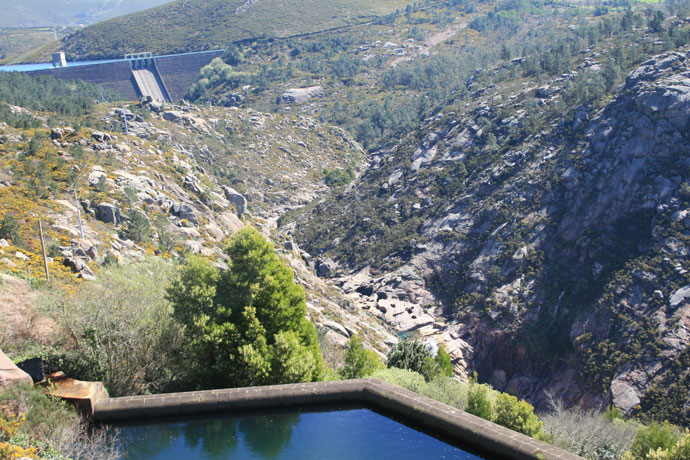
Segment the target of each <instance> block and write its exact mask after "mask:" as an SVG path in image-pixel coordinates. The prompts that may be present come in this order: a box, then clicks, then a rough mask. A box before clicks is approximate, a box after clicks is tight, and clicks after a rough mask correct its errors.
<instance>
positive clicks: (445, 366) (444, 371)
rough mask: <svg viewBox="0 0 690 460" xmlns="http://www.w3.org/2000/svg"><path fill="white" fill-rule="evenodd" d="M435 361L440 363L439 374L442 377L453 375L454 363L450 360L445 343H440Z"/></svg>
mask: <svg viewBox="0 0 690 460" xmlns="http://www.w3.org/2000/svg"><path fill="white" fill-rule="evenodd" d="M434 361H435V362H436V365H438V369H439V374H440V375H441V376H442V377H450V376H451V375H453V363H452V362H451V360H450V355H448V352H446V349H445V348H443V345H439V347H438V353H436V357H435V358H434Z"/></svg>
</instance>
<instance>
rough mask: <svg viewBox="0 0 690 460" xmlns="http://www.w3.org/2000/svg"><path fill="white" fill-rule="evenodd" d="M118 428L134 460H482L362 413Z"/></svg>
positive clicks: (161, 422)
mask: <svg viewBox="0 0 690 460" xmlns="http://www.w3.org/2000/svg"><path fill="white" fill-rule="evenodd" d="M117 427H118V429H119V430H120V443H121V446H122V448H123V451H124V457H123V458H125V459H128V460H144V459H147V460H157V459H158V460H163V459H165V460H182V459H185V460H193V459H200V460H201V459H212V460H221V459H242V460H245V459H247V460H252V459H254V460H267V459H271V460H388V459H395V460H434V459H463V460H475V459H480V458H481V457H478V456H476V455H474V454H471V453H468V452H465V451H463V450H462V449H459V448H457V447H454V446H452V445H450V444H447V443H445V442H443V441H441V440H439V439H436V438H434V437H433V436H430V435H428V434H425V433H422V432H420V431H417V430H415V429H413V428H410V427H408V426H406V425H404V424H402V423H399V422H397V421H395V420H393V419H390V418H388V417H386V416H384V415H381V414H379V413H377V412H374V411H371V410H369V409H361V408H349V409H345V410H326V411H322V412H294V411H292V412H272V413H258V414H244V415H242V416H236V415H235V416H233V415H223V416H213V417H209V416H203V417H195V418H189V417H187V418H185V419H184V420H176V419H171V420H166V419H162V420H156V421H153V422H152V421H151V420H149V421H147V422H146V423H139V422H137V423H128V424H121V425H118V426H117Z"/></svg>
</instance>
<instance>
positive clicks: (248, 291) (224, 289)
mask: <svg viewBox="0 0 690 460" xmlns="http://www.w3.org/2000/svg"><path fill="white" fill-rule="evenodd" d="M225 252H226V254H227V255H228V256H229V257H230V264H229V269H228V270H226V271H224V272H223V273H219V271H218V270H217V269H216V268H215V267H213V266H211V264H210V263H209V262H208V261H207V260H204V259H201V258H198V257H192V258H190V259H189V261H188V262H187V263H186V264H185V265H184V266H183V267H182V269H181V270H180V273H179V275H178V279H177V280H176V281H175V282H174V283H173V284H172V285H171V286H170V288H169V289H168V299H169V300H170V301H171V302H172V304H173V308H174V315H175V318H176V319H177V320H178V321H180V322H181V323H182V324H184V325H185V327H186V331H187V336H188V337H189V339H190V341H191V342H192V347H193V349H194V353H195V355H196V356H197V360H196V362H197V363H198V364H199V367H200V369H199V370H198V373H199V377H200V379H201V385H202V386H203V387H225V386H247V385H262V384H275V383H296V382H308V381H316V380H319V379H321V378H323V376H324V374H325V364H324V362H323V357H322V356H321V352H320V350H319V343H318V338H317V335H316V328H315V327H314V325H313V324H312V323H311V322H309V321H308V320H307V318H306V301H305V294H304V290H303V289H302V287H301V286H299V285H297V284H295V283H294V280H293V273H292V271H291V270H290V269H289V268H288V267H287V266H286V265H285V264H283V262H282V261H281V260H280V259H279V258H278V256H277V255H276V254H275V251H274V249H273V246H272V245H271V244H270V243H269V242H268V241H266V240H265V239H264V238H263V237H262V236H261V235H260V234H259V232H258V231H256V230H255V229H253V228H249V227H247V228H245V229H242V230H240V231H238V232H237V233H236V234H235V235H234V236H233V237H232V238H231V239H230V243H229V245H228V247H227V248H226V250H225Z"/></svg>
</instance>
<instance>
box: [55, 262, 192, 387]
mask: <svg viewBox="0 0 690 460" xmlns="http://www.w3.org/2000/svg"><path fill="white" fill-rule="evenodd" d="M173 271H174V267H173V265H172V264H170V263H167V262H165V261H163V260H161V259H153V258H152V259H147V260H144V261H142V262H138V263H136V264H130V265H126V266H121V267H118V266H108V267H106V268H104V269H103V270H102V271H101V272H100V273H99V276H98V280H97V281H94V282H90V283H88V284H84V285H81V286H80V287H79V288H78V290H77V291H76V293H75V294H74V295H73V296H65V297H64V298H62V299H60V298H57V299H56V298H55V295H54V294H53V293H50V294H47V295H46V296H45V298H43V299H42V302H43V303H44V305H45V307H46V309H47V310H48V312H49V314H51V315H52V316H53V317H54V318H55V319H56V321H58V323H59V324H60V325H61V326H62V327H63V328H64V329H65V330H66V331H69V335H70V336H71V337H73V341H72V342H68V343H65V344H64V345H63V349H64V350H63V351H59V350H58V351H57V352H53V353H51V356H49V357H48V359H47V361H48V364H49V365H50V366H51V367H58V366H59V367H61V370H64V371H65V372H66V373H68V375H70V377H74V378H77V379H82V380H100V381H103V383H104V384H105V385H106V387H107V388H108V391H109V392H110V393H111V395H112V396H123V395H132V394H143V393H152V392H160V391H165V390H168V391H169V390H171V389H178V388H179V387H180V386H184V384H185V383H184V382H185V379H186V378H187V375H188V374H187V372H188V370H187V366H186V363H185V361H186V360H187V356H186V354H185V353H186V349H187V344H186V341H185V339H184V336H183V334H182V329H181V327H180V325H179V324H177V323H176V322H175V321H174V320H173V317H172V308H171V306H170V303H169V302H168V301H167V300H166V299H165V287H166V286H167V285H168V283H169V280H170V279H171V278H172V276H173Z"/></svg>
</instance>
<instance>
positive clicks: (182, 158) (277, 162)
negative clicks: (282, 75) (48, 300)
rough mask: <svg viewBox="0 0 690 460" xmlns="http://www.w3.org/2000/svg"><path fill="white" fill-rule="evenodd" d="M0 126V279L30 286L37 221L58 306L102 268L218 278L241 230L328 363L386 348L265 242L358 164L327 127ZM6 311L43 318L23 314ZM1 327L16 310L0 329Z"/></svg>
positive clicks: (112, 115) (194, 111)
mask: <svg viewBox="0 0 690 460" xmlns="http://www.w3.org/2000/svg"><path fill="white" fill-rule="evenodd" d="M36 84H41V82H40V81H39V82H37V83H36ZM55 85H57V86H61V85H62V86H69V85H71V83H70V84H67V83H64V82H55ZM88 89H92V88H91V87H89V88H88ZM63 95H65V97H64V98H63V101H62V102H63V103H64V102H66V101H68V102H74V101H72V99H70V98H68V97H67V95H66V94H65V93H64V92H63ZM0 97H4V96H3V95H0ZM70 97H72V96H70ZM84 97H85V96H84ZM84 97H82V98H79V96H76V97H72V98H73V99H75V100H77V101H83V100H84ZM18 99H19V98H18ZM91 100H92V99H91ZM91 100H90V101H89V105H92V103H91ZM27 102H30V101H27ZM53 102H55V101H50V100H42V101H41V104H39V105H42V106H43V107H45V106H46V105H48V104H51V105H52V104H53ZM55 103H56V104H58V103H59V102H55ZM27 105H29V104H27ZM124 118H126V119H127V123H126V125H125V124H124ZM0 120H2V121H0V199H1V200H2V203H3V205H2V207H1V208H0V272H5V273H9V274H11V275H13V276H18V277H22V278H25V279H27V280H30V281H31V283H32V284H34V283H35V284H39V285H40V284H41V283H43V281H42V280H43V278H44V274H43V262H42V259H41V243H40V240H39V234H38V230H37V229H38V220H39V218H40V219H41V221H42V226H43V234H44V236H45V240H46V250H47V253H48V263H47V267H48V271H49V273H50V276H51V280H52V283H53V284H51V286H52V287H53V288H54V289H55V290H56V292H58V293H59V294H58V295H64V296H69V295H70V292H72V290H73V287H74V286H75V285H77V284H80V283H84V282H90V280H92V279H93V278H94V277H95V278H98V276H99V271H100V267H101V266H102V265H104V264H112V263H118V262H119V263H136V261H137V260H139V259H142V258H145V257H154V256H160V257H165V258H168V259H169V258H181V257H184V256H186V255H188V254H201V255H203V256H205V257H208V258H210V259H212V260H213V261H214V263H215V264H216V265H218V266H220V267H223V266H224V265H225V261H226V257H227V256H226V255H224V253H223V252H222V249H223V248H224V245H225V239H226V238H227V236H228V235H230V234H231V233H232V232H233V231H235V230H237V229H238V228H241V227H242V226H244V225H247V224H251V225H255V226H257V227H258V228H260V229H262V231H263V232H264V234H265V235H266V236H268V237H269V238H271V239H273V240H274V241H275V243H276V244H277V246H278V252H279V253H280V254H281V257H283V258H284V260H285V261H286V262H287V263H289V264H290V265H291V266H292V267H293V269H294V270H295V273H296V279H297V280H298V281H299V282H300V283H301V284H302V285H303V286H304V287H305V289H306V291H307V300H308V309H309V316H310V318H311V319H312V320H313V321H314V322H316V324H317V325H318V326H319V328H320V331H321V335H322V337H323V342H324V344H325V345H324V346H325V349H324V350H325V352H326V355H327V356H326V357H327V358H329V356H330V358H331V359H330V361H331V364H335V363H336V362H338V361H337V359H338V356H337V355H338V353H339V351H338V350H341V349H342V347H343V346H344V345H345V344H346V343H347V340H348V338H349V336H350V335H352V334H359V335H361V336H362V337H363V338H364V340H365V341H366V342H367V343H368V344H371V346H372V347H375V348H378V349H379V350H380V351H381V352H385V351H386V349H387V348H388V346H390V345H391V344H392V343H394V341H395V338H394V337H393V336H392V335H391V334H390V333H388V332H387V331H386V330H385V329H384V328H383V327H382V325H381V324H380V323H379V322H378V320H377V319H376V318H374V317H372V316H371V315H368V314H367V313H366V312H362V311H359V310H355V309H354V308H352V305H351V303H350V301H349V300H348V299H347V298H346V297H345V296H344V295H343V293H342V292H341V291H339V290H338V289H334V288H333V287H331V286H327V285H326V284H325V283H324V282H323V281H322V280H320V279H318V278H317V277H316V276H315V275H314V274H312V273H311V272H310V270H309V269H308V267H307V265H306V263H305V262H304V261H303V260H302V258H301V257H300V254H299V253H298V251H297V249H296V248H295V245H294V243H292V242H291V241H290V240H288V239H285V238H284V237H282V236H281V237H279V236H278V235H274V234H272V233H271V227H272V225H271V224H270V221H271V219H273V218H274V216H276V215H277V214H280V213H282V212H283V210H284V209H286V208H290V207H295V206H298V205H303V204H304V203H307V202H309V201H310V200H312V199H314V198H316V197H318V196H320V195H322V194H323V193H325V192H326V191H327V190H328V187H327V186H326V185H325V184H324V181H323V172H322V171H323V170H324V169H334V168H343V167H345V166H354V167H356V165H357V164H358V163H359V162H360V160H361V158H362V153H361V147H359V146H358V145H357V144H356V143H355V142H354V141H352V140H351V138H350V137H349V135H347V134H346V133H344V132H343V131H342V130H340V129H339V128H334V127H330V126H328V125H323V124H319V123H318V122H315V121H313V120H310V119H307V118H305V117H286V116H272V115H270V114H263V113H260V112H257V111H253V110H248V109H247V110H244V109H243V110H237V109H226V108H205V109H201V108H198V107H181V106H167V107H165V108H163V107H159V106H151V107H149V106H147V105H139V104H133V105H130V106H128V108H124V107H122V106H121V105H120V104H114V105H107V104H102V105H98V106H95V107H94V108H93V109H89V112H88V113H87V114H84V115H83V117H82V116H74V117H71V116H68V115H60V114H58V113H48V112H42V111H39V110H29V109H26V108H23V107H18V106H8V105H7V104H5V103H0ZM85 125H86V126H85ZM125 126H126V128H125ZM125 129H126V130H127V133H125V132H124V130H125ZM212 170H213V171H214V172H215V175H214V174H211V171H212ZM233 187H234V188H233ZM248 188H249V189H251V190H252V192H251V193H246V190H247V189H248ZM75 190H76V191H75ZM243 192H244V194H242V193H243ZM247 198H249V201H247ZM79 216H81V225H79V223H78V222H79V221H78V218H79ZM81 232H83V237H82V236H81V235H80V233H81ZM20 300H21V299H17V301H18V302H19V301H20ZM14 310H16V311H20V312H23V313H22V314H23V315H24V317H26V318H32V316H31V315H35V316H37V317H38V320H41V319H42V318H41V316H40V313H39V312H36V311H35V308H34V307H33V305H30V304H29V303H28V301H27V302H25V303H24V304H22V305H17V308H15V309H14ZM6 314H7V315H13V314H15V311H10V312H9V313H8V312H0V320H3V321H9V320H8V317H7V316H6ZM10 319H11V318H10ZM32 321H33V320H32ZM39 323H40V321H38V322H37V323H36V324H39ZM10 335H12V334H10ZM15 335H16V334H15ZM7 337H8V333H7V331H5V332H3V334H1V335H0V341H3V340H5V339H7ZM15 345H16V341H15ZM31 345H32V342H31V341H28V340H27V341H26V344H21V346H26V347H29V346H31ZM15 351H17V350H15ZM17 352H18V353H19V354H21V353H22V350H18V351H17ZM34 352H35V351H34Z"/></svg>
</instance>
